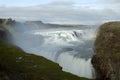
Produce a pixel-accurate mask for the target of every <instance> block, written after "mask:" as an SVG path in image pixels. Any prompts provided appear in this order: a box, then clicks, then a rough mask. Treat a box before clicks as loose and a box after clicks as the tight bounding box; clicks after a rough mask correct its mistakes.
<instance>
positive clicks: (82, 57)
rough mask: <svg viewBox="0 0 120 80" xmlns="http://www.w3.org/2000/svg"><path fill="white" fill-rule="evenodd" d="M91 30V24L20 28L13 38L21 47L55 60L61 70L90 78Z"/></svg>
mask: <svg viewBox="0 0 120 80" xmlns="http://www.w3.org/2000/svg"><path fill="white" fill-rule="evenodd" d="M94 34H95V29H94V28H89V29H88V28H87V29H75V30H74V29H69V30H68V29H42V30H33V31H28V32H23V33H21V34H19V37H17V38H16V39H14V41H15V44H16V45H18V46H19V47H21V48H22V49H23V50H24V51H26V52H29V53H35V54H37V55H41V56H44V57H45V58H47V59H50V60H52V61H54V62H56V63H58V64H59V65H60V66H61V67H62V70H63V71H66V72H70V73H73V74H75V75H78V76H80V77H86V78H90V79H92V78H94V77H95V76H94V69H93V67H92V64H91V57H92V56H93V54H94V52H93V43H94V37H95V36H94Z"/></svg>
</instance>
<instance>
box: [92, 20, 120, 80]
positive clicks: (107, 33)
mask: <svg viewBox="0 0 120 80" xmlns="http://www.w3.org/2000/svg"><path fill="white" fill-rule="evenodd" d="M94 45H95V48H94V52H95V55H94V56H93V58H92V64H93V67H94V68H95V71H96V79H97V80H120V22H109V23H105V24H103V25H101V26H100V28H99V31H98V34H97V37H96V40H95V44H94Z"/></svg>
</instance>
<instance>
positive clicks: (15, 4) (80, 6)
mask: <svg viewBox="0 0 120 80" xmlns="http://www.w3.org/2000/svg"><path fill="white" fill-rule="evenodd" d="M119 2H120V1H118V0H107V1H104V0H91V1H87V0H81V1H79V0H44V1H43V0H36V1H33V0H11V1H10V0H4V1H3V0H0V13H1V14H0V18H9V17H10V18H13V19H16V20H18V21H28V20H30V21H33V20H37V21H38V20H40V21H43V22H44V23H53V24H101V23H104V22H108V21H120V15H119V14H120V9H119V7H120V3H119Z"/></svg>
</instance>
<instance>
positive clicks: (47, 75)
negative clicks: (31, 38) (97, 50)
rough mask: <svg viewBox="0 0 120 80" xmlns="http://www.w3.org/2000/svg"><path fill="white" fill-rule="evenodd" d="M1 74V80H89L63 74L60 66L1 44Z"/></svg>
mask: <svg viewBox="0 0 120 80" xmlns="http://www.w3.org/2000/svg"><path fill="white" fill-rule="evenodd" d="M0 72H1V73H0V76H2V77H1V79H0V80H88V79H85V78H79V77H77V76H75V75H72V74H70V73H67V72H63V71H62V70H61V67H59V65H58V64H56V63H53V62H51V61H49V60H47V59H45V58H43V57H41V56H36V55H33V54H27V53H25V52H23V51H22V50H21V49H20V48H18V47H15V46H11V45H6V44H0ZM2 78H4V79H2Z"/></svg>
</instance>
